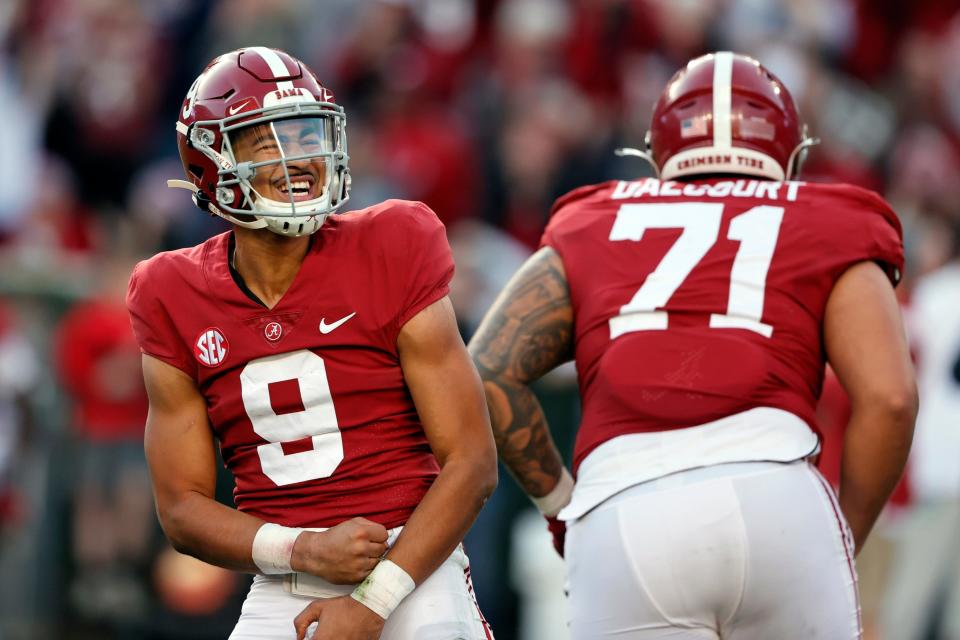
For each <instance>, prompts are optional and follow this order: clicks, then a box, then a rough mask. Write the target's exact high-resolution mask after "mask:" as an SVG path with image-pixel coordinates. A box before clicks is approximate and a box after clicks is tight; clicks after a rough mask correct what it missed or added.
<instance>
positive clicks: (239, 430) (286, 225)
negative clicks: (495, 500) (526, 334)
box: [127, 47, 497, 640]
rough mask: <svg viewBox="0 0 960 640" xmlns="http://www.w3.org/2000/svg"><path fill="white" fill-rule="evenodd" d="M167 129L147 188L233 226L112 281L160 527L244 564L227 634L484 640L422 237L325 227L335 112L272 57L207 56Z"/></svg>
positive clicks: (393, 225)
mask: <svg viewBox="0 0 960 640" xmlns="http://www.w3.org/2000/svg"><path fill="white" fill-rule="evenodd" d="M176 129H177V137H178V143H179V149H180V156H181V159H182V161H183V166H184V170H185V171H186V175H187V180H172V181H170V183H171V186H176V187H183V188H185V189H188V190H190V191H191V192H192V193H193V198H194V202H195V203H196V204H197V205H198V206H199V207H200V208H201V209H203V210H204V211H206V212H209V213H212V214H215V215H219V216H222V217H223V218H225V219H227V220H229V221H230V222H231V223H232V224H233V228H232V230H231V231H229V232H227V233H224V234H222V235H219V236H216V237H213V238H211V239H210V240H208V241H206V242H204V243H203V244H201V245H199V246H196V247H193V248H190V249H185V250H180V251H173V252H168V253H161V254H158V255H156V256H154V257H153V258H151V259H149V260H147V261H144V262H141V263H140V264H138V265H137V267H136V269H135V270H134V272H133V275H132V277H131V279H130V286H129V292H128V296H127V304H128V308H129V311H130V317H131V321H132V324H133V328H134V332H135V334H136V337H137V339H138V341H139V343H140V347H141V350H142V352H143V374H144V379H145V381H146V385H147V390H148V393H149V398H150V412H149V417H148V419H147V428H146V436H145V446H146V452H147V459H148V461H149V464H150V472H151V477H152V481H153V487H154V494H155V497H156V502H157V512H158V514H159V518H160V522H161V524H162V526H163V529H164V532H165V533H166V535H167V537H168V538H169V539H170V541H171V543H172V544H173V545H174V547H175V548H177V549H178V550H179V551H181V552H183V553H188V554H190V555H193V556H196V557H198V558H200V559H202V560H205V561H207V562H210V563H213V564H216V565H219V566H222V567H227V568H230V569H235V570H238V571H246V572H251V573H256V574H257V575H256V577H255V578H254V581H253V585H252V586H251V588H250V592H249V594H248V596H247V599H246V601H245V603H244V605H243V610H242V614H241V616H240V620H239V621H238V623H237V625H236V628H235V629H234V631H233V634H232V635H231V636H230V637H231V638H232V639H233V640H246V639H253V638H289V639H290V640H292V639H293V638H295V637H298V636H299V637H304V636H305V635H307V634H310V637H313V638H317V639H321V638H322V639H329V638H336V639H338V640H342V639H354V638H356V639H361V638H362V639H364V640H367V639H373V638H381V637H382V638H384V639H387V640H402V639H407V638H417V637H435V638H466V639H470V640H481V639H484V638H491V637H492V636H491V635H490V632H489V629H488V628H487V626H486V623H485V622H484V620H483V618H482V616H481V614H480V612H479V610H478V608H477V605H476V601H475V599H474V598H473V595H472V593H473V592H472V586H471V585H470V574H469V566H468V562H467V558H466V555H465V554H464V552H463V549H462V547H461V546H460V541H461V539H462V538H463V536H464V534H465V533H466V531H467V529H468V528H469V527H470V524H471V523H472V522H473V520H474V518H475V517H476V515H477V513H478V511H479V510H480V508H481V506H482V505H483V503H484V501H485V499H486V498H487V496H488V495H489V494H490V493H491V492H492V491H493V489H494V487H495V486H496V481H497V477H496V454H495V447H494V442H493V438H492V436H491V433H490V427H489V423H488V418H487V411H486V407H485V405H484V398H483V392H482V388H481V384H480V380H479V377H478V376H477V373H476V370H475V369H474V368H473V365H472V363H471V361H470V358H469V355H468V354H467V351H466V348H465V347H464V345H463V342H462V341H461V339H460V336H459V333H458V331H457V326H456V321H455V318H454V315H453V311H452V307H451V305H450V302H449V300H448V298H447V293H448V285H449V282H450V278H451V276H452V273H453V261H452V258H451V254H450V249H449V246H448V245H447V241H446V235H445V232H444V228H443V225H442V224H441V223H440V221H439V220H438V219H437V217H436V215H434V213H433V212H432V211H431V210H430V209H429V208H427V207H426V206H425V205H423V204H420V203H416V202H405V201H399V200H391V201H387V202H383V203H381V204H379V205H376V206H373V207H370V208H369V209H365V210H362V211H357V212H354V213H349V214H344V215H331V214H333V213H334V212H335V211H336V210H337V209H338V208H339V207H341V206H342V205H343V204H344V203H345V202H346V201H347V199H348V197H349V189H350V174H349V167H348V154H347V136H346V116H345V114H344V110H343V108H342V107H340V106H339V105H337V104H336V102H335V101H334V97H333V95H332V93H331V92H330V91H329V90H328V89H326V88H325V87H323V86H322V85H321V84H320V82H319V81H318V80H317V78H316V77H315V76H314V74H313V72H312V71H310V69H308V68H307V67H306V66H305V65H304V64H303V63H302V62H300V61H299V60H297V59H295V58H293V57H292V56H290V55H288V54H286V53H284V52H282V51H278V50H275V49H267V48H264V47H249V48H246V49H240V50H237V51H232V52H230V53H227V54H224V55H222V56H220V57H218V58H216V59H215V60H213V61H212V62H211V63H210V64H209V65H208V66H207V67H206V69H205V70H204V71H203V73H201V75H200V76H199V77H198V78H197V80H196V81H195V82H194V83H193V86H192V87H191V88H190V90H189V92H188V94H187V96H186V99H185V100H184V102H183V106H182V110H181V112H180V114H179V118H178V121H177V123H176ZM217 444H219V447H220V451H221V453H222V455H223V459H224V461H225V463H226V465H227V466H228V467H229V469H230V470H231V471H232V472H233V475H234V477H235V479H236V490H235V494H234V496H235V501H236V505H237V509H231V508H228V507H226V506H223V505H221V504H218V503H217V502H216V501H215V500H214V499H213V495H214V484H215V481H214V477H215V474H214V472H215V464H216V462H215V460H216V458H215V449H214V447H215V446H216V445H217ZM295 618H296V625H297V626H296V628H295V626H294V620H295ZM424 634H426V635H424Z"/></svg>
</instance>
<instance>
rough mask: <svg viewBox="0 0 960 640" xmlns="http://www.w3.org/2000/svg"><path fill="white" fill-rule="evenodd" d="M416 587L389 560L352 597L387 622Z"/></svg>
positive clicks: (373, 572)
mask: <svg viewBox="0 0 960 640" xmlns="http://www.w3.org/2000/svg"><path fill="white" fill-rule="evenodd" d="M416 586H417V585H416V584H415V583H414V582H413V578H411V577H410V575H409V574H408V573H407V572H406V571H404V570H403V569H401V568H400V567H399V566H397V565H396V564H395V563H393V562H390V561H389V560H381V561H380V563H379V564H377V566H376V567H374V569H373V571H371V572H370V575H368V576H367V577H366V579H365V580H364V581H363V582H361V583H360V584H358V585H357V588H356V589H354V590H353V593H351V594H350V597H351V598H353V599H354V600H356V601H357V602H359V603H360V604H362V605H364V606H366V607H367V608H368V609H370V610H371V611H373V612H374V613H376V614H377V615H378V616H380V617H381V618H383V619H384V620H386V619H387V618H388V617H390V614H391V613H393V610H394V609H396V608H397V606H398V605H399V604H400V601H401V600H403V599H404V598H406V597H407V596H408V595H410V592H411V591H413V589H414V587H416Z"/></svg>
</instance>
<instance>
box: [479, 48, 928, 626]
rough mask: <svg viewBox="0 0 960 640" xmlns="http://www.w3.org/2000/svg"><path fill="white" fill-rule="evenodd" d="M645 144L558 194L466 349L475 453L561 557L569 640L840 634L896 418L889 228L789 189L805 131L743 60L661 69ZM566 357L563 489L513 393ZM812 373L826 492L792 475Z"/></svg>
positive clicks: (534, 407) (837, 198)
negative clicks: (522, 500)
mask: <svg viewBox="0 0 960 640" xmlns="http://www.w3.org/2000/svg"><path fill="white" fill-rule="evenodd" d="M647 141H648V143H647V149H646V150H644V151H638V150H625V151H624V152H622V153H628V154H633V155H640V156H642V157H644V158H646V159H648V160H649V161H650V162H651V163H652V164H653V166H654V168H655V169H656V172H657V177H656V178H647V179H640V180H635V181H611V182H606V183H603V184H598V185H592V186H587V187H583V188H580V189H577V190H575V191H573V192H572V193H570V194H568V195H566V196H564V197H562V198H561V199H560V200H558V201H557V203H556V205H555V206H554V209H553V214H552V218H551V220H550V222H549V224H548V226H547V229H546V231H545V233H544V235H543V240H542V247H541V249H540V250H539V251H538V252H537V253H536V254H534V255H533V256H532V257H531V258H530V259H529V260H528V262H527V263H526V264H525V265H524V266H523V267H522V268H521V269H520V270H519V271H518V273H517V274H516V275H515V276H514V278H513V280H512V281H511V282H510V283H509V284H508V285H507V287H506V288H505V290H504V292H503V293H502V294H501V296H500V297H499V298H498V300H497V301H496V303H495V304H494V306H493V308H492V309H491V310H490V312H489V313H488V315H487V317H486V318H485V320H484V322H483V324H482V325H481V327H480V328H479V330H478V332H477V334H476V336H475V337H474V339H473V341H472V342H471V345H470V350H471V354H472V355H473V357H474V360H475V362H476V363H477V365H478V367H479V369H480V372H481V377H482V378H483V380H484V386H485V391H486V394H487V402H488V405H489V407H490V412H491V417H492V422H493V427H494V432H495V438H496V439H497V444H498V448H499V453H500V456H501V457H502V459H503V460H504V462H505V463H506V464H507V466H508V467H509V468H510V470H511V471H512V473H513V474H514V475H515V476H516V478H517V480H518V481H519V482H520V484H521V485H522V486H523V488H524V489H525V490H526V492H527V493H528V494H529V495H530V496H531V497H532V498H533V500H534V502H535V503H536V504H537V505H538V506H539V507H540V509H541V511H542V512H543V513H544V514H545V515H546V516H547V517H548V521H549V522H550V529H551V531H552V532H553V533H554V536H555V542H556V544H557V546H558V550H559V551H560V552H561V553H563V552H564V550H565V553H566V560H567V568H568V578H569V601H570V616H571V630H572V635H573V637H574V638H575V639H576V640H580V639H584V638H608V637H614V636H616V637H617V638H622V639H623V640H628V639H641V638H667V637H669V638H691V639H693V638H736V639H761V638H762V639H769V638H800V637H803V638H813V637H817V638H833V639H841V638H857V637H859V635H860V633H861V632H860V621H859V618H858V603H857V586H856V575H855V572H854V554H855V553H856V551H857V550H858V549H859V548H860V546H861V545H862V544H863V541H864V538H866V536H867V534H868V533H869V531H870V527H871V526H872V525H873V523H874V521H875V519H876V518H877V514H878V513H879V512H880V509H881V507H882V506H883V504H884V502H885V501H886V499H887V497H888V496H889V494H890V492H891V490H892V489H893V487H894V485H895V484H896V481H897V479H898V478H899V477H900V474H901V472H902V470H903V466H904V461H905V460H906V457H907V452H908V449H909V447H910V441H911V438H912V434H913V422H914V417H915V413H916V409H917V396H916V390H915V386H914V375H913V370H912V366H911V363H910V358H909V355H908V351H907V345H906V342H905V339H904V331H903V328H902V326H901V319H900V313H899V309H898V306H897V302H896V299H895V298H894V291H893V287H894V285H896V283H897V281H898V279H899V278H900V274H901V272H902V269H903V248H902V244H901V229H900V223H899V222H898V220H897V217H896V215H895V214H894V213H893V211H891V209H890V207H889V206H888V205H887V203H886V202H884V201H883V199H881V198H880V197H879V196H877V195H876V194H875V193H872V192H869V191H866V190H863V189H860V188H857V187H854V186H850V185H839V184H838V185H824V184H807V183H804V182H799V181H797V180H795V178H796V176H797V172H798V170H799V167H800V163H801V160H802V158H803V155H804V153H805V151H806V149H807V147H809V146H810V145H811V144H813V143H814V140H812V139H810V138H809V137H807V135H806V131H805V127H804V126H802V125H801V122H800V120H799V118H798V115H797V111H796V108H795V106H794V103H793V100H792V98H791V97H790V94H789V93H788V92H787V89H786V88H785V87H784V86H783V84H781V82H780V81H779V80H778V79H777V78H776V77H774V76H773V75H772V74H771V73H770V72H769V71H767V70H766V69H765V68H764V67H763V66H761V65H760V64H759V63H758V62H757V61H756V60H754V59H752V58H749V57H746V56H743V55H737V54H733V53H730V52H720V53H715V54H711V55H706V56H703V57H700V58H696V59H694V60H692V61H690V62H689V63H688V64H687V65H686V66H685V67H684V68H683V69H681V70H680V71H679V72H678V73H677V74H676V75H675V76H674V77H673V78H672V79H671V80H670V82H669V84H668V85H667V87H666V88H665V89H664V91H663V94H662V95H661V97H660V99H659V101H658V102H657V104H656V106H655V108H654V113H653V119H652V123H651V127H650V133H649V135H648V138H647ZM569 359H574V360H575V361H576V366H577V371H578V374H579V384H580V395H581V398H582V407H583V415H582V419H581V424H580V428H579V431H578V434H577V440H576V446H575V451H574V461H573V469H574V472H575V474H576V483H574V481H573V479H572V477H571V474H570V473H569V472H567V471H566V469H565V468H564V466H563V464H562V460H561V457H560V455H559V453H558V452H557V449H556V447H555V446H554V444H553V442H552V440H551V438H550V434H549V431H548V429H547V425H546V423H545V421H544V417H543V413H542V411H541V409H540V407H539V405H538V404H537V401H536V399H535V398H534V396H533V395H532V394H531V392H530V389H529V385H530V383H531V382H533V381H534V380H536V379H537V378H539V377H540V376H542V375H543V374H544V373H546V372H547V371H549V370H550V369H552V368H553V367H555V366H557V365H558V364H560V363H562V362H564V361H567V360H569ZM825 361H829V362H830V363H831V364H832V366H833V368H834V370H835V371H836V373H837V375H838V377H839V378H840V380H841V381H842V383H843V385H844V386H845V388H846V390H847V391H848V393H849V394H850V397H851V401H852V404H853V413H852V416H851V418H850V423H849V428H848V430H847V434H846V440H845V451H844V457H843V471H842V479H841V484H840V492H839V499H837V498H836V497H835V496H834V494H833V492H832V491H831V488H830V487H829V486H828V484H827V483H826V482H825V481H824V480H823V478H822V477H821V476H820V474H819V473H818V472H817V470H816V468H815V467H814V464H813V460H814V459H815V457H816V455H817V452H818V450H819V436H818V431H817V424H816V421H815V418H814V406H815V404H816V400H817V396H818V395H819V393H820V388H821V383H822V381H823V375H824V364H825ZM564 526H566V543H565V546H564V541H563V540H564Z"/></svg>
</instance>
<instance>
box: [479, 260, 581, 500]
mask: <svg viewBox="0 0 960 640" xmlns="http://www.w3.org/2000/svg"><path fill="white" fill-rule="evenodd" d="M572 335H573V311H572V309H571V307H570V296H569V293H568V290H567V281H566V277H565V275H564V272H563V265H562V263H561V261H560V257H559V256H558V255H557V254H556V253H555V252H554V251H553V250H552V249H549V248H545V249H541V250H540V251H538V252H537V253H536V254H534V255H533V257H531V258H530V259H529V260H528V261H527V262H526V263H525V264H524V265H523V267H521V269H520V270H519V271H518V272H517V274H516V275H515V276H514V277H513V279H512V280H511V281H510V282H509V283H508V284H507V286H506V288H505V289H504V291H503V293H501V294H500V296H499V297H498V298H497V300H496V302H495V303H494V305H493V308H491V309H490V311H489V312H488V313H487V316H486V317H485V318H484V320H483V322H482V323H481V325H480V328H479V329H478V330H477V333H476V335H474V337H473V339H472V340H471V341H470V346H469V349H470V354H471V355H472V356H473V360H474V362H475V363H476V365H477V369H478V370H479V371H480V376H481V377H482V378H483V387H484V391H485V392H486V396H487V405H488V407H489V410H490V422H491V424H492V425H493V434H494V438H495V439H496V441H497V451H498V452H499V454H500V457H501V459H502V460H503V462H504V464H506V465H507V467H508V468H509V469H510V472H511V473H512V474H513V475H514V477H516V478H517V481H518V482H519V483H520V485H521V486H522V487H523V489H524V491H526V492H527V494H529V495H531V496H543V495H545V494H547V493H549V491H550V490H551V489H552V488H553V487H554V485H555V484H556V482H557V479H558V478H559V477H560V472H561V469H562V468H563V461H562V459H561V457H560V453H559V451H557V447H556V445H555V444H554V443H553V439H552V438H551V437H550V430H549V428H548V427H547V422H546V419H545V418H544V415H543V409H542V408H541V407H540V403H539V402H538V401H537V398H536V396H534V394H533V392H532V391H531V390H530V387H529V385H530V383H531V382H533V381H535V380H537V379H538V378H540V377H541V376H542V375H544V374H545V373H547V372H548V371H550V370H551V369H553V368H554V367H556V366H557V365H559V364H562V363H564V362H566V361H567V360H570V358H571V357H572Z"/></svg>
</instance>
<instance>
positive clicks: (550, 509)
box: [530, 467, 573, 518]
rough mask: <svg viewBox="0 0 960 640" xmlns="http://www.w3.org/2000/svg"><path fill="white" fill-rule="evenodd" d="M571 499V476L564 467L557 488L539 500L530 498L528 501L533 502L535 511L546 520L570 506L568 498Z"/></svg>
mask: <svg viewBox="0 0 960 640" xmlns="http://www.w3.org/2000/svg"><path fill="white" fill-rule="evenodd" d="M572 497H573V476H572V475H570V472H569V471H567V469H566V467H564V469H563V473H562V474H561V475H560V480H559V481H558V482H557V486H555V487H554V488H553V490H551V491H550V493H548V494H547V495H545V496H541V497H539V498H535V497H533V496H530V499H531V500H532V501H533V504H535V505H536V506H537V509H539V510H540V513H542V514H543V515H545V516H547V517H548V518H552V517H554V516H555V515H557V514H558V513H560V510H561V509H563V508H564V507H565V506H567V505H568V504H570V498H572Z"/></svg>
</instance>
